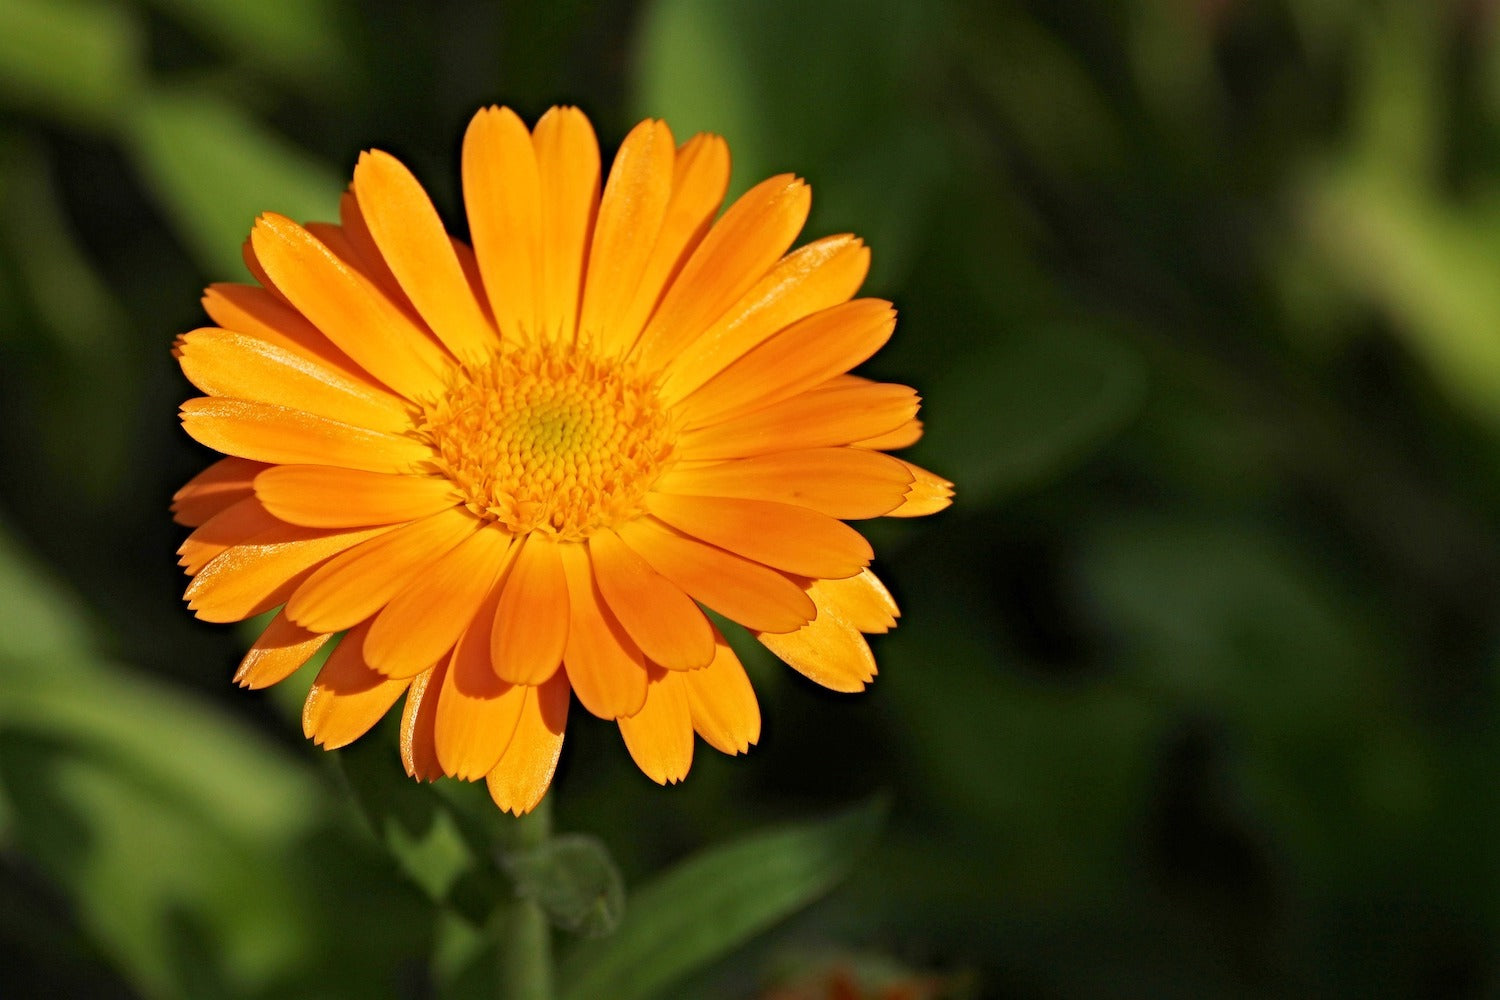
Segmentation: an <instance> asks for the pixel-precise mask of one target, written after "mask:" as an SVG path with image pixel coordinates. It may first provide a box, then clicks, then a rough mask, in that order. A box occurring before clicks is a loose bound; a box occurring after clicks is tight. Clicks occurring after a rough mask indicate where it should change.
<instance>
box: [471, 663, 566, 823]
mask: <svg viewBox="0 0 1500 1000" xmlns="http://www.w3.org/2000/svg"><path fill="white" fill-rule="evenodd" d="M567 723H568V676H567V674H565V673H563V672H562V671H558V672H557V673H556V674H553V675H552V679H551V680H549V681H548V682H547V683H545V684H543V685H542V686H541V687H534V688H527V689H526V705H525V706H524V707H523V708H522V709H521V721H520V722H518V723H517V724H516V732H515V735H514V736H512V737H511V740H510V745H509V746H508V747H506V748H505V753H504V754H503V755H502V756H501V757H500V763H498V764H496V765H495V769H494V770H493V771H491V772H490V773H489V775H488V777H487V778H486V781H485V783H486V784H487V785H488V786H489V790H490V798H492V799H494V800H495V805H497V806H499V807H500V808H501V809H503V810H505V811H506V812H511V813H515V814H516V815H517V816H520V815H521V814H522V813H528V812H531V810H532V809H534V808H536V804H537V803H538V802H540V801H542V796H543V795H545V794H547V786H548V785H550V784H551V783H552V773H553V772H554V771H556V770H557V758H558V756H559V755H560V754H561V753H562V744H563V730H564V728H565V727H566V726H567Z"/></svg>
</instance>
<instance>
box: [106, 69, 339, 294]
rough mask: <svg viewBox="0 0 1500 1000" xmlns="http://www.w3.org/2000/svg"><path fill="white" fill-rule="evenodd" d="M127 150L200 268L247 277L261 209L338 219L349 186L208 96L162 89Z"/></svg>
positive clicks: (147, 103) (143, 110)
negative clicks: (249, 241)
mask: <svg viewBox="0 0 1500 1000" xmlns="http://www.w3.org/2000/svg"><path fill="white" fill-rule="evenodd" d="M127 127H128V129H129V136H128V138H129V145H130V151H131V153H132V154H133V155H134V157H135V159H136V161H137V164H138V165H139V167H140V169H141V171H142V172H143V173H144V174H145V175H146V179H147V181H148V182H149V183H150V185H151V187H152V188H153V189H154V191H155V193H156V197H157V198H158V199H159V200H160V201H161V203H162V205H163V206H164V207H165V208H166V210H167V213H168V215H169V216H170V218H171V219H172V221H173V223H174V225H175V226H176V229H177V232H178V235H179V236H180V237H181V238H182V240H183V241H184V242H185V243H186V244H187V246H188V247H189V249H191V250H192V251H193V252H194V254H195V256H196V257H197V260H198V263H199V265H200V266H201V267H202V268H203V269H204V270H205V271H206V272H209V273H211V274H212V275H213V276H214V277H216V278H225V277H230V276H239V275H243V274H244V272H245V267H244V263H243V261H242V259H241V256H240V246H241V244H242V243H244V241H245V239H246V237H248V236H249V234H250V227H251V224H252V223H253V222H254V221H255V217H256V216H257V215H259V214H260V213H262V212H280V213H281V214H283V215H286V216H289V217H291V218H293V219H296V220H297V221H299V222H301V221H310V220H315V219H336V218H337V217H338V200H339V195H340V192H341V191H342V189H343V186H344V185H343V182H342V181H340V180H339V179H338V177H337V176H336V175H335V174H334V173H333V172H332V171H330V170H328V168H327V167H325V166H324V165H322V164H320V163H318V162H316V161H314V160H313V159H312V158H310V157H309V156H307V154H305V153H303V152H302V151H301V150H299V149H297V148H296V147H295V146H293V145H292V144H291V143H289V142H287V141H286V140H285V139H282V138H281V137H279V136H276V135H274V134H272V133H270V132H268V131H266V130H265V129H264V128H263V127H262V126H260V125H259V124H258V123H256V122H254V121H252V120H251V119H250V118H248V117H247V116H246V115H245V113H244V112H243V111H241V110H240V109H239V108H237V107H235V106H234V105H233V104H231V103H229V102H228V101H225V100H223V99H221V98H218V97H215V96H213V95H211V94H204V93H183V92H178V93H171V92H162V93H156V94H153V95H151V96H150V97H149V98H147V99H144V100H142V101H141V103H140V106H139V107H138V108H137V109H136V110H135V112H134V113H133V114H132V115H131V117H130V120H129V123H128V126H127Z"/></svg>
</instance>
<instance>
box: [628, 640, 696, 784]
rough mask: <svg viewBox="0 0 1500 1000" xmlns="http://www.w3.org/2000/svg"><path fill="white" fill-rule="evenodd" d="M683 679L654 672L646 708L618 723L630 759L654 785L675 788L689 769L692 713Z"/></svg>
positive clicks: (676, 674) (672, 673) (671, 673)
mask: <svg viewBox="0 0 1500 1000" xmlns="http://www.w3.org/2000/svg"><path fill="white" fill-rule="evenodd" d="M685 676H686V675H685V674H683V673H682V672H681V671H677V670H662V669H661V668H659V667H658V668H655V669H654V670H653V672H652V675H651V685H650V687H649V688H648V689H647V692H646V704H645V705H643V706H642V707H641V710H640V711H639V712H637V713H635V714H634V715H632V716H627V717H626V718H623V719H621V720H620V721H619V726H620V735H621V736H623V737H624V738H625V746H626V748H627V749H628V750H629V751H630V756H631V759H633V760H634V761H635V763H636V766H637V767H639V768H640V769H641V770H642V771H643V772H645V775H646V777H648V778H650V779H651V780H652V781H654V782H656V783H657V784H658V785H665V784H668V783H671V784H676V783H677V782H679V781H681V780H682V779H683V778H686V777H687V773H688V769H689V768H691V767H692V766H693V710H692V708H691V707H690V706H689V705H688V694H687V681H686V680H685Z"/></svg>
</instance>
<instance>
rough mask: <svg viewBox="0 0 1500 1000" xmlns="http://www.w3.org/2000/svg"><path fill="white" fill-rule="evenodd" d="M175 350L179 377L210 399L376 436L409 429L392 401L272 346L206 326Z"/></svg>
mask: <svg viewBox="0 0 1500 1000" xmlns="http://www.w3.org/2000/svg"><path fill="white" fill-rule="evenodd" d="M179 345H180V348H181V353H180V354H179V356H178V362H179V364H181V365H182V373H183V374H184V375H186V376H187V378H188V381H189V382H191V383H193V384H194V385H195V386H197V387H198V388H199V389H202V390H203V391H204V392H206V393H208V394H209V395H210V396H220V397H229V398H231V399H246V400H252V401H254V402H257V403H270V404H274V405H276V406H284V407H286V408H288V409H295V410H302V411H304V412H307V413H311V414H314V415H316V416H320V417H327V418H328V419H330V420H339V421H342V422H343V423H346V424H353V425H354V426H356V427H368V428H370V429H371V430H377V431H390V432H399V431H403V430H406V429H408V428H409V427H410V426H411V415H410V414H409V413H408V412H407V408H406V406H405V404H404V403H403V402H402V401H401V400H400V399H399V398H398V397H396V396H393V395H392V394H391V393H389V392H386V391H385V390H384V389H378V388H376V387H375V386H373V385H370V384H369V383H368V382H366V381H364V380H363V379H359V378H356V377H353V376H349V375H345V374H343V373H342V372H340V371H339V370H338V369H335V368H329V367H326V366H324V365H320V364H318V363H317V362H316V361H313V360H312V359H310V358H308V357H306V356H305V355H302V354H297V353H294V352H292V351H289V350H287V349H286V348H283V347H279V346H277V345H276V344H272V343H268V342H267V341H264V340H258V339H256V338H255V337H250V336H246V335H245V334H242V333H233V332H231V331H229V330H220V329H217V328H213V327H206V328H204V329H199V330H194V331H192V332H191V333H188V334H186V335H184V336H183V337H182V338H181V340H180V341H179Z"/></svg>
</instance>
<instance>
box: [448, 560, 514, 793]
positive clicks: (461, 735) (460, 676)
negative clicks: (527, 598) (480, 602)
mask: <svg viewBox="0 0 1500 1000" xmlns="http://www.w3.org/2000/svg"><path fill="white" fill-rule="evenodd" d="M498 598H499V590H498V589H497V588H494V587H491V588H490V595H489V597H488V598H487V599H486V602H485V607H484V608H483V609H482V610H481V611H480V613H479V614H477V615H475V616H474V619H473V622H472V623H471V624H470V626H469V628H468V629H467V631H465V632H464V635H463V638H461V639H460V640H459V641H458V645H457V646H455V647H454V649H453V657H452V659H450V660H449V661H448V673H447V675H446V676H445V678H444V680H443V688H442V693H441V694H440V695H439V696H438V703H437V719H436V723H435V728H434V731H433V737H434V740H435V742H436V745H437V756H438V760H439V761H440V762H441V763H442V767H443V771H444V772H446V773H448V774H451V775H453V777H455V778H458V779H459V780H461V781H475V780H477V779H479V778H482V777H484V776H485V775H486V774H488V773H489V772H490V771H492V770H494V768H495V765H496V764H497V763H499V761H500V757H501V755H503V754H504V753H505V749H506V747H507V746H509V745H510V741H511V737H512V736H514V735H515V731H516V726H517V725H518V724H519V723H520V721H521V710H522V709H523V708H524V707H525V705H526V699H527V697H528V690H529V689H528V688H527V687H526V686H525V685H524V684H511V683H510V682H509V681H503V680H501V679H500V678H499V677H497V676H496V675H495V668H494V665H493V663H492V661H491V659H490V622H492V621H493V620H494V617H495V604H496V602H497V600H498Z"/></svg>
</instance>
